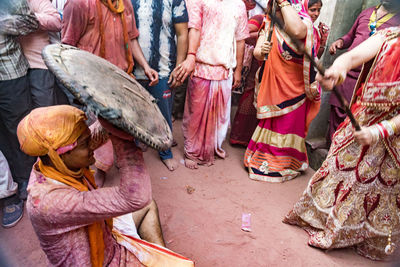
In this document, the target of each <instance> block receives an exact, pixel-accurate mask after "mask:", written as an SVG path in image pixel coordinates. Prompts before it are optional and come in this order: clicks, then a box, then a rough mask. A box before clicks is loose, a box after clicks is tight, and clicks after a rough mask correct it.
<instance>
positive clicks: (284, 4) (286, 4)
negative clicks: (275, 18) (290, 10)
mask: <svg viewBox="0 0 400 267" xmlns="http://www.w3.org/2000/svg"><path fill="white" fill-rule="evenodd" d="M278 6H279V7H280V9H282V8H284V7H285V6H291V4H290V3H289V2H288V1H282V2H280V3H279V4H278Z"/></svg>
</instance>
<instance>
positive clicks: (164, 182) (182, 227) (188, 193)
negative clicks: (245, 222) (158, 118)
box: [0, 121, 390, 267]
mask: <svg viewBox="0 0 400 267" xmlns="http://www.w3.org/2000/svg"><path fill="white" fill-rule="evenodd" d="M174 129H175V138H176V140H177V141H178V146H177V147H175V148H173V152H174V156H175V158H176V159H177V160H178V161H180V164H179V165H180V167H179V169H178V170H176V171H175V172H169V171H168V170H167V169H166V168H165V167H164V165H163V164H162V163H161V161H159V159H158V154H157V153H156V151H153V150H151V149H149V151H147V152H146V153H145V161H146V163H147V167H148V170H149V172H150V174H151V178H152V185H153V196H154V198H155V199H156V201H157V203H158V206H159V211H160V219H161V223H162V228H163V232H164V237H165V240H166V242H167V247H168V248H170V249H171V250H173V251H175V252H177V253H180V254H182V255H184V256H186V257H188V258H190V259H192V260H194V261H195V262H196V266H197V267H209V266H232V267H243V266H251V267H253V266H291V267H294V266H296V267H297V266H390V265H389V264H388V263H378V262H373V261H370V260H367V259H365V258H363V257H361V256H358V255H357V254H356V253H355V252H354V251H353V250H352V249H341V250H335V251H328V252H325V251H322V250H319V249H315V248H311V247H309V246H308V245H307V235H306V233H305V232H304V231H303V230H301V229H299V228H297V227H293V226H288V225H286V224H283V223H282V222H281V220H282V218H283V217H284V216H285V214H286V213H287V212H288V211H289V210H290V209H291V208H292V206H293V204H294V203H295V202H296V201H297V200H298V198H299V196H300V195H301V193H302V192H303V190H304V189H305V187H306V185H307V182H308V180H309V178H310V177H311V175H312V174H313V171H312V170H309V171H307V172H306V173H305V174H304V175H303V176H301V177H298V178H296V179H295V180H292V181H289V182H286V183H283V184H271V183H262V182H255V181H252V180H250V179H249V178H248V176H247V172H246V170H245V169H244V167H243V163H242V161H243V154H244V148H239V147H232V146H230V145H228V144H227V143H226V144H224V147H225V148H226V150H227V152H228V153H229V157H228V158H227V159H225V160H217V161H216V164H215V165H213V166H211V167H200V168H199V169H198V170H194V171H193V170H189V169H187V168H185V167H184V166H183V164H182V162H183V161H182V159H183V154H182V151H183V137H182V133H181V132H182V131H181V122H180V121H177V122H175V123H174ZM113 173H115V170H113V171H112V172H111V175H113ZM188 188H189V190H188ZM242 213H251V229H252V231H251V232H244V231H242V230H241V218H242ZM1 254H2V255H1ZM45 264H46V260H45V255H44V253H43V252H42V250H41V249H40V246H39V242H38V240H37V238H36V235H35V233H34V231H33V228H32V226H31V224H30V222H29V218H28V215H27V214H26V213H25V214H24V217H23V219H22V221H21V222H20V223H19V224H18V225H17V226H15V227H14V228H11V229H3V228H0V265H1V266H2V265H4V266H23V267H28V266H45Z"/></svg>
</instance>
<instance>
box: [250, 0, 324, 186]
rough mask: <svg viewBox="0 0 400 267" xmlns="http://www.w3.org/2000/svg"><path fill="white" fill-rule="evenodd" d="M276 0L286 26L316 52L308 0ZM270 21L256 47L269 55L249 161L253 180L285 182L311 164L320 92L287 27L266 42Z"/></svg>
mask: <svg viewBox="0 0 400 267" xmlns="http://www.w3.org/2000/svg"><path fill="white" fill-rule="evenodd" d="M276 2H277V6H279V9H280V10H279V11H277V16H280V17H281V18H282V19H283V21H284V22H285V30H286V31H287V32H289V33H291V35H293V36H295V37H296V38H298V39H300V40H303V43H304V47H305V50H306V51H307V52H308V53H309V54H314V27H313V24H312V21H311V19H310V17H309V15H308V14H307V9H306V8H305V7H308V2H307V1H306V2H307V3H305V5H303V4H302V2H301V1H298V0H291V1H290V2H289V1H282V0H280V1H279V0H277V1H276ZM269 24H270V22H269V20H268V18H266V21H265V25H264V28H263V30H262V31H261V32H260V37H259V39H258V41H257V45H256V48H255V50H254V55H255V56H256V58H258V59H264V57H265V54H266V53H268V52H269V55H268V60H267V61H266V62H265V67H264V68H262V69H261V70H260V73H259V77H261V85H260V87H259V88H258V90H256V104H257V106H256V108H257V118H258V119H260V122H259V124H258V127H257V128H256V130H255V132H254V134H253V136H252V140H251V141H250V143H249V145H248V147H247V150H246V154H245V158H244V165H245V167H247V168H248V171H249V176H250V178H251V179H254V180H260V181H268V182H284V181H287V180H290V179H293V178H295V177H296V176H298V175H299V174H300V173H301V172H302V171H304V170H306V169H307V168H308V160H307V154H306V146H305V137H306V135H307V130H308V126H309V124H310V122H311V121H312V120H313V118H314V117H315V116H316V114H317V113H318V111H319V105H320V92H319V89H318V86H317V84H315V83H314V77H315V72H314V70H313V68H312V67H311V63H310V61H309V60H307V59H306V58H305V57H304V56H303V55H302V54H301V53H300V52H299V51H297V49H296V48H295V46H294V45H293V43H292V41H291V40H290V38H289V37H288V35H287V34H286V33H285V32H283V31H282V30H280V29H278V28H277V27H276V26H275V27H274V30H273V32H272V47H271V45H270V44H269V43H268V42H267V41H266V32H268V30H269Z"/></svg>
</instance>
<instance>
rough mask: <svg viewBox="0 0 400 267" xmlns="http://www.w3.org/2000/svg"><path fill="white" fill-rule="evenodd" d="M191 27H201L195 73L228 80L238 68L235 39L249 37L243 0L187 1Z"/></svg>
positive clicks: (211, 78) (210, 78) (201, 76)
mask: <svg viewBox="0 0 400 267" xmlns="http://www.w3.org/2000/svg"><path fill="white" fill-rule="evenodd" d="M187 6H188V12H189V28H194V29H197V30H200V32H201V37H200V46H199V48H198V50H197V53H196V67H195V71H194V76H196V77H200V78H203V79H207V80H226V79H227V78H228V76H229V74H230V71H231V70H232V69H234V68H235V67H236V42H237V41H241V40H244V39H246V38H247V37H249V36H250V35H249V31H248V29H247V13H246V7H245V5H244V3H243V1H241V0H229V1H227V0H187Z"/></svg>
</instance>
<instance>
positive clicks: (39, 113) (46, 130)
mask: <svg viewBox="0 0 400 267" xmlns="http://www.w3.org/2000/svg"><path fill="white" fill-rule="evenodd" d="M85 120H86V116H85V113H84V112H83V111H81V110H79V109H77V108H75V107H72V106H67V105H60V106H51V107H43V108H37V109H34V110H32V111H31V113H29V114H28V115H27V116H26V117H25V118H24V119H23V120H22V121H21V122H20V123H19V125H18V129H17V135H18V140H19V143H20V145H21V150H22V151H23V152H24V153H26V154H28V155H30V156H44V155H49V157H50V159H51V161H52V162H53V164H54V165H55V167H56V169H57V170H58V171H60V172H61V173H64V174H66V175H69V176H72V177H76V178H79V177H81V176H82V172H73V171H71V170H69V169H68V168H67V167H66V166H65V164H64V162H63V161H62V160H61V158H60V156H59V155H58V153H57V152H56V150H57V149H58V148H60V147H63V146H66V145H71V144H73V143H74V142H75V141H76V140H77V139H78V138H79V136H81V134H82V133H83V132H84V131H85V130H86V129H87V126H86V124H85Z"/></svg>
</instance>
